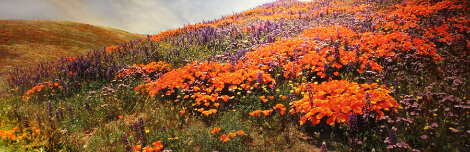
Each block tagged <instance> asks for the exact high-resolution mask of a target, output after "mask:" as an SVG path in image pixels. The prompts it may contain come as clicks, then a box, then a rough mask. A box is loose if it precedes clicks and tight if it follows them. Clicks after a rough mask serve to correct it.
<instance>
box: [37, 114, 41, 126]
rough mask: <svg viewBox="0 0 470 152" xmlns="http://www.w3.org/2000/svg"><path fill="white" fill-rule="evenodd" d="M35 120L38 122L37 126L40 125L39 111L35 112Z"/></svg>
mask: <svg viewBox="0 0 470 152" xmlns="http://www.w3.org/2000/svg"><path fill="white" fill-rule="evenodd" d="M36 122H37V123H38V126H39V127H41V126H42V125H41V116H40V115H39V113H36Z"/></svg>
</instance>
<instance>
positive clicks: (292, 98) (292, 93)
mask: <svg viewBox="0 0 470 152" xmlns="http://www.w3.org/2000/svg"><path fill="white" fill-rule="evenodd" d="M289 96H290V100H291V101H295V92H291V93H290V94H289Z"/></svg>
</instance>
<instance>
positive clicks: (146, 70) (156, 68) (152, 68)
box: [115, 61, 171, 79]
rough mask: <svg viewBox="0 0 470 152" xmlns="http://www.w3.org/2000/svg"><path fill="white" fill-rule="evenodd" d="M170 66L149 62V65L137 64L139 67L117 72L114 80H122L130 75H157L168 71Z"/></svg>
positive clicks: (163, 63) (160, 62)
mask: <svg viewBox="0 0 470 152" xmlns="http://www.w3.org/2000/svg"><path fill="white" fill-rule="evenodd" d="M170 69H171V68H170V65H169V64H168V63H166V62H162V61H159V62H150V63H149V64H146V65H144V64H139V65H135V64H134V65H133V66H131V67H129V68H126V69H124V70H123V71H121V72H119V73H118V74H117V75H116V77H115V79H118V78H123V77H126V76H131V75H136V74H145V75H148V76H151V75H155V74H157V73H161V72H163V73H164V72H167V71H170Z"/></svg>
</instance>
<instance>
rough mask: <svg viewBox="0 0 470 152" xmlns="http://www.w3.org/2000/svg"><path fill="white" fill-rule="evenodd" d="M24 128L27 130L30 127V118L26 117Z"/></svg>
mask: <svg viewBox="0 0 470 152" xmlns="http://www.w3.org/2000/svg"><path fill="white" fill-rule="evenodd" d="M23 126H24V127H25V128H28V127H29V118H28V117H24V118H23Z"/></svg>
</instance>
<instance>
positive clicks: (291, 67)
mask: <svg viewBox="0 0 470 152" xmlns="http://www.w3.org/2000/svg"><path fill="white" fill-rule="evenodd" d="M357 37H358V35H357V34H356V33H355V32H354V31H352V30H349V29H347V28H345V27H341V26H328V27H315V28H312V29H308V30H305V31H304V33H303V34H302V35H301V36H299V37H297V38H295V39H286V40H280V41H277V42H274V43H271V44H269V45H268V46H265V47H261V48H257V49H254V51H253V52H248V53H247V54H246V60H245V61H243V62H242V63H244V64H240V65H241V66H245V67H250V66H253V67H254V68H260V69H262V70H266V69H269V68H270V66H269V65H280V66H281V67H282V68H283V70H284V77H287V78H292V77H298V76H301V75H309V74H315V75H317V76H319V77H322V78H324V77H326V73H325V70H326V69H325V67H327V68H330V69H335V70H336V72H334V74H335V76H336V75H338V74H339V71H340V69H341V68H342V67H344V66H346V65H348V64H355V63H357V64H361V65H360V69H358V72H359V73H362V72H363V71H364V69H365V68H366V65H369V66H370V67H371V69H372V70H376V71H379V72H380V71H382V67H381V66H380V65H379V64H378V63H377V62H375V61H374V55H372V54H371V53H369V52H355V51H354V50H353V49H349V50H345V48H344V47H339V48H336V49H337V50H335V48H334V47H333V48H332V47H331V46H330V45H332V44H330V45H327V44H319V43H317V42H318V41H319V40H328V41H336V43H338V45H340V44H342V43H346V42H343V41H344V40H341V39H344V38H347V39H349V40H351V39H353V40H354V39H357ZM342 45H344V44H342ZM305 70H306V71H305ZM304 72H307V73H304Z"/></svg>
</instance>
